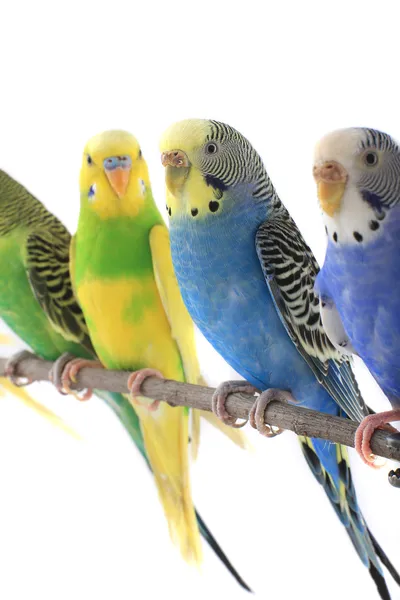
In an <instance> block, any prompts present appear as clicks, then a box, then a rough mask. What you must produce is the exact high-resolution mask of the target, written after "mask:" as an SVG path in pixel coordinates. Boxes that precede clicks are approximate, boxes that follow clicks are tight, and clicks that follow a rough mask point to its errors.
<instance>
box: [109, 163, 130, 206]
mask: <svg viewBox="0 0 400 600" xmlns="http://www.w3.org/2000/svg"><path fill="white" fill-rule="evenodd" d="M105 173H106V175H107V179H108V181H109V182H110V185H111V187H112V189H113V190H114V192H115V193H116V194H117V196H118V198H122V197H123V196H125V192H126V189H127V187H128V184H129V178H130V175H131V170H130V169H121V167H117V168H116V169H112V170H111V171H109V170H107V169H106V170H105Z"/></svg>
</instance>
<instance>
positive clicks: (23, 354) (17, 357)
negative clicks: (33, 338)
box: [4, 350, 36, 387]
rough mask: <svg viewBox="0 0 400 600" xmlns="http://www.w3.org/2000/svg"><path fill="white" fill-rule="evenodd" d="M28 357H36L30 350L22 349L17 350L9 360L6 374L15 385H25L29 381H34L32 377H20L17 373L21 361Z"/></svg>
mask: <svg viewBox="0 0 400 600" xmlns="http://www.w3.org/2000/svg"><path fill="white" fill-rule="evenodd" d="M26 358H36V357H35V355H34V354H32V352H29V350H21V351H20V352H16V353H15V354H13V355H12V356H10V358H9V359H8V360H7V362H6V364H5V368H4V375H5V376H6V377H8V379H9V380H10V381H11V383H12V384H13V385H15V386H16V387H24V386H25V385H28V384H29V383H32V379H30V378H29V377H19V376H18V375H17V374H16V373H17V371H18V366H19V363H20V362H22V361H23V360H25V359H26Z"/></svg>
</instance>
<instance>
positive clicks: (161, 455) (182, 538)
mask: <svg viewBox="0 0 400 600" xmlns="http://www.w3.org/2000/svg"><path fill="white" fill-rule="evenodd" d="M138 402H139V403H140V405H138V404H136V403H135V405H134V408H135V410H136V412H137V414H138V416H139V419H140V425H141V428H142V433H143V438H144V443H145V447H146V452H147V454H148V457H149V460H150V464H151V467H152V469H153V472H154V477H155V480H156V484H157V489H158V493H159V496H160V500H161V503H162V505H163V508H164V512H165V515H166V517H167V520H168V527H169V532H170V536H171V539H172V541H173V542H174V543H175V544H176V545H178V546H179V548H180V551H181V554H182V556H183V558H184V559H185V560H186V561H187V562H189V563H194V564H196V565H199V564H200V562H201V560H202V552H201V542H200V534H199V529H198V525H197V520H196V515H195V511H194V506H193V501H192V497H191V492H190V482H189V457H188V436H189V422H188V421H189V417H188V411H187V410H186V409H184V408H172V407H170V406H168V404H166V403H164V402H161V403H160V405H159V407H158V409H157V411H154V412H150V411H149V410H148V408H147V407H146V406H145V404H146V403H148V399H147V398H142V397H139V398H138Z"/></svg>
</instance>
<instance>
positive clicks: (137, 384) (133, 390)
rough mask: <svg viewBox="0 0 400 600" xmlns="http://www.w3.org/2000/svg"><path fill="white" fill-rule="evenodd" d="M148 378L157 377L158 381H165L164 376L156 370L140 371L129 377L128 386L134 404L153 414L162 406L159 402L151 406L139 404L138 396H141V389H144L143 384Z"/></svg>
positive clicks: (154, 402) (155, 401)
mask: <svg viewBox="0 0 400 600" xmlns="http://www.w3.org/2000/svg"><path fill="white" fill-rule="evenodd" d="M147 377H157V378H158V379H163V380H164V379H165V377H164V375H163V374H162V373H161V372H160V371H157V370H156V369H139V370H138V371H133V373H131V374H130V375H129V377H128V381H127V386H128V390H129V394H130V397H131V400H132V402H133V404H136V405H138V406H146V407H147V409H148V410H149V411H151V412H153V411H155V410H157V408H158V405H159V404H160V401H159V400H153V402H152V403H151V404H145V403H143V402H139V400H138V399H137V397H138V396H140V395H141V391H140V388H141V387H142V383H143V381H144V380H145V379H147Z"/></svg>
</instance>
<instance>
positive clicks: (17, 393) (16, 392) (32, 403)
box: [0, 377, 81, 440]
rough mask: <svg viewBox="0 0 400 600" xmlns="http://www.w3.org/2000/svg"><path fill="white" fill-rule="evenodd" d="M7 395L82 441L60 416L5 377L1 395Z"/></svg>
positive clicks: (0, 388) (0, 383)
mask: <svg viewBox="0 0 400 600" xmlns="http://www.w3.org/2000/svg"><path fill="white" fill-rule="evenodd" d="M6 393H9V394H11V395H12V396H14V398H18V400H20V401H21V402H23V404H25V406H27V407H28V408H30V409H31V410H33V411H34V412H36V413H37V414H38V415H40V416H41V417H44V418H45V419H47V420H48V421H49V422H50V423H51V425H53V426H54V427H58V429H61V430H62V431H64V433H67V434H68V435H70V436H72V437H74V438H75V439H77V440H80V439H81V437H80V435H79V434H78V433H77V432H76V431H75V430H74V429H73V428H72V427H71V426H70V425H68V424H67V423H65V421H63V419H62V418H61V417H60V416H58V415H56V414H55V413H54V412H53V411H51V410H50V409H49V408H47V407H46V406H44V405H43V404H41V403H40V402H38V401H37V400H35V399H34V398H32V396H31V395H30V394H28V392H27V391H26V390H25V388H23V387H19V386H16V385H14V384H13V383H11V381H9V380H8V379H7V378H5V377H0V395H5V394H6Z"/></svg>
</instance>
